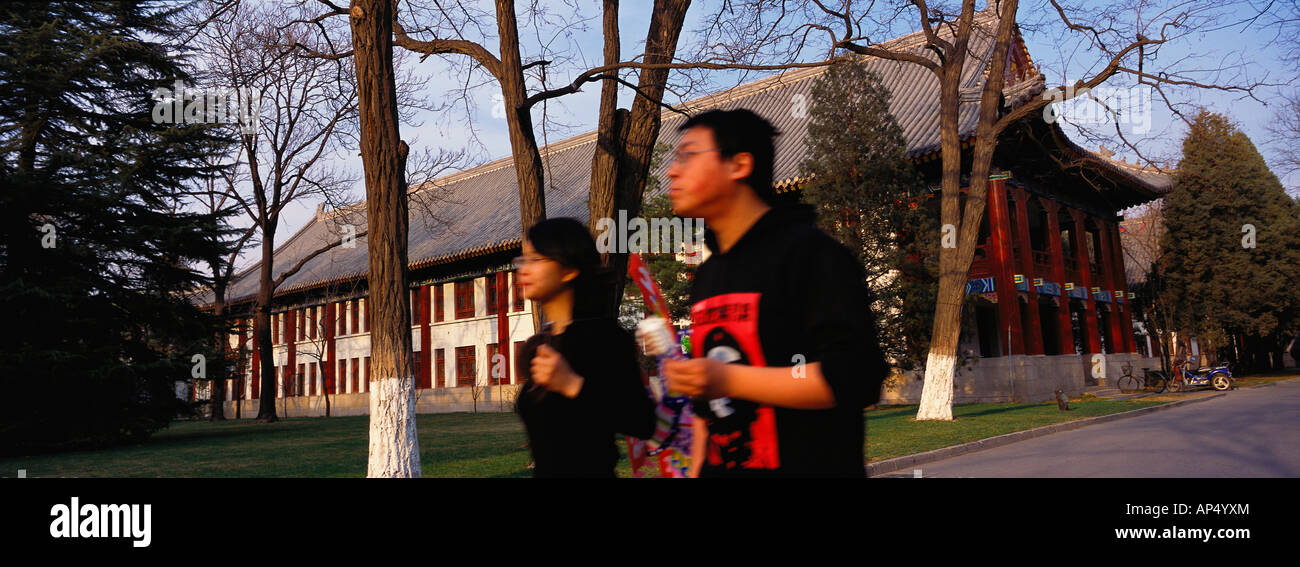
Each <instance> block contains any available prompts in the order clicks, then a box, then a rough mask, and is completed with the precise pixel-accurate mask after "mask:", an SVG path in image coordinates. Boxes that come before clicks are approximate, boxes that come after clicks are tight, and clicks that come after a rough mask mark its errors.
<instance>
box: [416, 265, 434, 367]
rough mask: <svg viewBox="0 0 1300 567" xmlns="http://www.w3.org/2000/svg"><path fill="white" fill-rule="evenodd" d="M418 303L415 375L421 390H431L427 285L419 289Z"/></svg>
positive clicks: (431, 339)
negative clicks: (417, 341) (417, 349)
mask: <svg viewBox="0 0 1300 567" xmlns="http://www.w3.org/2000/svg"><path fill="white" fill-rule="evenodd" d="M418 289H419V301H417V302H416V311H417V317H418V320H419V322H420V353H421V354H420V357H419V358H418V359H416V360H418V361H419V362H420V368H419V369H418V370H416V372H415V375H416V376H419V384H420V386H419V387H421V388H432V387H433V385H432V384H430V382H429V368H430V366H429V364H430V361H432V360H433V351H432V350H431V344H432V342H433V337H432V336H430V333H429V285H428V284H425V285H422V286H420V287H419V288H418Z"/></svg>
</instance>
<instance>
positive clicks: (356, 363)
mask: <svg viewBox="0 0 1300 567" xmlns="http://www.w3.org/2000/svg"><path fill="white" fill-rule="evenodd" d="M360 368H361V359H360V358H354V359H352V374H349V375H348V382H349V383H350V384H352V393H353V394H355V393H357V391H358V389H359V386H358V385H357V384H358V382H357V376H358V375H359V373H358V372H357V370H358V369H360Z"/></svg>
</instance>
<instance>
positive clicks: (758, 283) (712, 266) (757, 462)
mask: <svg viewBox="0 0 1300 567" xmlns="http://www.w3.org/2000/svg"><path fill="white" fill-rule="evenodd" d="M813 220H814V214H813V211H812V209H811V207H808V206H786V207H778V208H773V209H772V210H770V211H768V212H767V213H766V214H764V215H763V217H762V218H760V219H759V220H758V221H757V222H756V223H754V225H753V226H752V227H750V229H749V231H748V232H746V233H745V234H744V235H743V236H742V237H741V238H740V239H739V240H738V241H736V243H735V245H734V246H732V248H731V249H730V250H728V251H727V252H726V253H720V252H719V248H718V243H717V239H716V238H715V236H714V235H713V233H712V232H711V231H706V232H705V242H706V243H707V244H708V246H709V250H711V251H713V255H712V256H710V257H709V259H708V260H707V261H705V262H704V263H703V264H702V265H701V266H700V267H699V270H698V271H697V272H696V274H695V280H694V283H693V285H692V288H691V303H692V307H691V323H692V328H691V345H692V347H693V351H692V353H693V356H695V357H701V356H709V357H712V358H717V359H720V360H723V361H725V362H734V363H738V364H746V365H750V366H769V367H776V366H786V367H791V379H792V380H798V379H800V378H801V375H800V369H799V366H800V363H806V364H811V363H813V362H820V363H821V367H822V374H823V375H824V376H825V378H826V382H827V384H828V385H829V386H830V389H831V392H832V393H833V394H834V397H835V407H834V408H831V409H825V410H796V409H789V408H782V407H770V406H764V405H760V404H757V403H754V402H751V401H748V400H742V399H735V398H722V399H718V400H712V401H704V400H696V402H695V404H694V410H695V413H696V415H697V416H700V417H703V418H704V419H705V422H706V423H707V424H708V427H709V444H708V449H707V451H706V454H705V455H695V456H694V458H704V459H706V460H705V462H704V466H703V469H702V470H701V476H857V477H861V476H863V474H864V467H863V443H864V434H865V432H864V426H863V414H862V408H864V407H865V406H867V405H870V404H873V403H875V402H876V400H877V398H878V397H879V392H880V383H881V381H882V380H884V377H885V374H886V373H887V371H888V366H887V365H886V364H885V361H884V357H883V355H882V353H881V350H880V345H879V343H878V342H877V336H876V326H875V319H874V317H873V315H872V313H871V308H870V299H869V296H868V291H867V288H866V284H865V282H864V276H863V272H862V268H861V266H859V265H858V262H857V260H856V259H855V257H854V256H853V255H852V254H851V253H849V251H848V250H847V249H845V248H844V246H842V245H840V244H839V243H838V242H836V241H835V240H834V239H832V238H831V237H830V236H827V235H826V233H824V232H822V231H821V230H819V229H818V228H817V227H816V226H815V225H814V224H813Z"/></svg>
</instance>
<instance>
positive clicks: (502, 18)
mask: <svg viewBox="0 0 1300 567" xmlns="http://www.w3.org/2000/svg"><path fill="white" fill-rule="evenodd" d="M496 10H497V30H498V35H500V37H501V77H499V80H500V81H501V98H502V99H503V101H504V103H505V107H506V124H507V126H509V129H510V149H511V151H512V152H513V154H514V156H515V176H516V179H517V180H518V182H519V220H520V222H521V226H520V229H521V232H520V237H524V236H527V234H528V229H530V228H532V226H533V225H535V224H537V223H538V222H541V221H542V220H544V219H545V218H546V194H545V193H544V192H543V190H542V187H543V178H542V175H543V172H542V155H541V152H540V151H538V149H537V138H536V136H535V135H534V134H533V121H532V113H531V112H530V111H529V110H528V109H526V108H524V99H526V98H527V93H526V92H525V91H524V72H523V63H522V62H521V60H520V57H519V24H518V22H517V21H516V19H515V3H514V0H497V1H496Z"/></svg>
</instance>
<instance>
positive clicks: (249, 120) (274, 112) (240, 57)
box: [195, 4, 364, 422]
mask: <svg viewBox="0 0 1300 567" xmlns="http://www.w3.org/2000/svg"><path fill="white" fill-rule="evenodd" d="M292 21H293V18H292V16H291V15H290V14H289V13H286V12H285V11H284V10H283V9H282V7H277V6H271V5H254V4H246V5H239V6H236V7H234V8H233V9H231V10H229V11H226V12H225V13H224V15H223V16H221V17H215V18H212V19H209V20H206V21H204V22H203V23H204V25H203V26H202V27H201V28H200V29H199V31H198V33H197V34H196V36H195V47H197V48H198V49H197V51H198V52H199V53H201V54H202V56H203V57H204V66H205V67H206V68H208V69H209V73H208V76H209V86H211V87H218V88H227V89H232V92H233V93H236V94H237V95H239V96H250V95H251V96H252V100H251V101H249V102H247V103H244V104H245V105H246V106H248V107H250V108H252V109H253V111H252V112H250V113H249V114H248V115H247V116H244V117H241V120H240V123H239V124H238V126H239V130H240V131H239V135H240V150H239V151H240V154H241V155H242V158H243V159H242V160H241V161H239V162H238V164H237V165H238V169H237V172H236V173H235V176H236V177H235V182H236V183H237V184H238V186H239V189H238V190H235V191H230V192H228V193H226V196H227V197H228V198H230V199H231V200H233V201H234V203H235V204H236V205H237V206H238V207H239V208H240V210H242V211H243V212H244V213H245V214H246V215H247V218H248V220H249V221H250V222H251V223H252V226H254V227H256V229H257V231H258V232H259V233H260V234H261V244H262V261H261V265H260V270H259V290H258V295H257V298H256V300H255V316H254V319H255V324H254V328H255V329H256V334H257V337H256V340H257V342H258V349H259V355H260V357H261V382H262V387H261V400H260V402H261V403H260V405H259V409H258V420H259V421H263V422H273V421H276V419H277V417H276V411H275V405H274V404H275V369H274V364H273V358H272V357H273V350H272V347H271V334H270V332H271V330H270V313H271V308H272V301H273V297H274V294H275V290H276V288H277V287H278V286H279V285H280V284H281V283H283V282H284V281H285V280H286V279H287V278H289V277H290V276H292V275H293V274H294V273H296V272H297V271H298V270H299V269H301V268H302V266H304V265H305V264H306V262H307V261H309V260H310V259H312V258H314V257H316V256H318V255H320V254H322V253H324V252H326V251H328V250H329V249H332V248H333V247H335V246H338V245H339V244H341V243H342V242H343V237H342V235H340V237H339V238H338V239H337V240H335V241H333V242H328V243H322V245H321V247H320V248H319V249H317V250H316V251H315V252H313V253H310V254H308V255H307V256H306V257H305V258H303V259H302V260H301V261H300V262H298V263H297V264H296V265H295V266H293V267H290V268H288V269H286V270H283V271H280V272H279V273H278V274H276V273H275V265H274V251H275V242H276V241H275V237H276V232H277V230H278V228H279V223H280V215H281V213H282V212H283V210H284V208H285V207H286V206H287V205H288V204H289V203H292V202H295V201H299V200H301V199H304V198H324V199H325V200H326V201H327V202H331V203H335V204H337V203H340V202H342V201H343V200H344V192H345V191H346V190H347V188H348V187H349V186H350V185H351V184H352V182H353V180H352V179H351V178H350V177H349V176H348V174H347V173H346V172H345V171H342V170H340V169H339V168H337V167H335V166H333V165H331V164H330V162H329V161H328V160H329V158H330V157H331V156H332V155H333V154H334V153H336V152H337V151H338V150H340V149H343V148H345V147H346V146H347V143H348V141H349V139H350V138H351V137H354V136H355V131H354V128H355V122H354V121H355V117H356V112H357V110H356V109H357V100H356V93H355V92H354V90H353V89H352V84H353V79H352V76H351V73H350V71H349V69H348V67H347V66H346V65H340V64H337V63H335V64H321V63H320V62H318V61H306V60H303V59H300V58H297V57H293V56H291V55H290V54H289V53H288V50H287V49H286V47H285V46H288V45H293V44H295V43H302V42H310V41H312V39H311V38H312V37H314V34H312V33H308V32H304V30H303V29H302V26H298V25H293V24H292ZM363 235H364V234H359V235H357V236H363Z"/></svg>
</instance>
